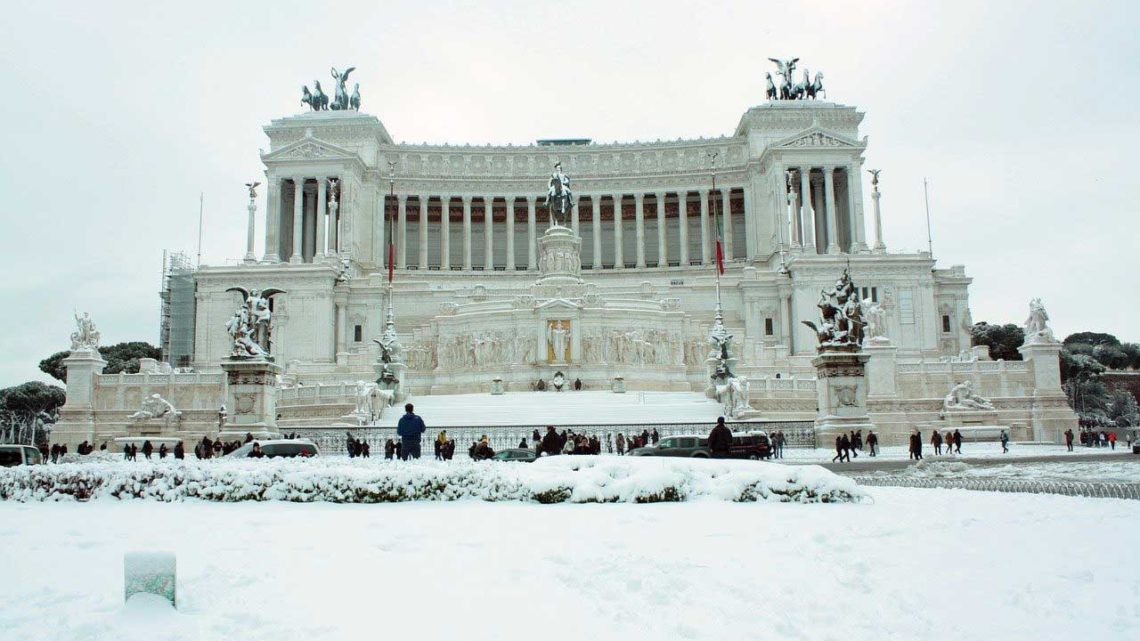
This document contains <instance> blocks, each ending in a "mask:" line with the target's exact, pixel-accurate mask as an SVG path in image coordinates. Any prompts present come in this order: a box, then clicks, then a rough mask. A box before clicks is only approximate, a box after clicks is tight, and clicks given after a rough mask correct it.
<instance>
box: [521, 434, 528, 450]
mask: <svg viewBox="0 0 1140 641" xmlns="http://www.w3.org/2000/svg"><path fill="white" fill-rule="evenodd" d="M519 449H520V450H529V449H530V446H529V445H527V444H526V437H525V436H524V437H523V439H522V440H521V441H519Z"/></svg>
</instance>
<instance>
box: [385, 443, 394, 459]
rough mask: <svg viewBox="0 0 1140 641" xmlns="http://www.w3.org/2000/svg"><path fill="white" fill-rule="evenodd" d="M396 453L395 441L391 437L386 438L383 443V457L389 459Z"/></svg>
mask: <svg viewBox="0 0 1140 641" xmlns="http://www.w3.org/2000/svg"><path fill="white" fill-rule="evenodd" d="M395 455H396V443H395V442H394V441H392V439H388V440H387V442H385V443H384V459H385V460H387V461H391V460H392V457H393V456H395Z"/></svg>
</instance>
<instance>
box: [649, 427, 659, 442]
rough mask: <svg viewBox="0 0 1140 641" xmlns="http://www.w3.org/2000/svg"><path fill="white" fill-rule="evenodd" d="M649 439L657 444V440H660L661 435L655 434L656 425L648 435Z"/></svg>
mask: <svg viewBox="0 0 1140 641" xmlns="http://www.w3.org/2000/svg"><path fill="white" fill-rule="evenodd" d="M649 440H650V442H651V443H653V444H654V445H657V441H660V440H661V436H660V435H658V434H657V428H656V427H655V428H653V433H652V434H650V435H649Z"/></svg>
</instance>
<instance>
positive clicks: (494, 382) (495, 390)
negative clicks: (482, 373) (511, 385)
mask: <svg viewBox="0 0 1140 641" xmlns="http://www.w3.org/2000/svg"><path fill="white" fill-rule="evenodd" d="M505 391H506V390H505V389H503V379H501V378H499V377H498V376H496V377H495V378H492V379H491V394H492V395H494V396H499V395H501V394H502V393H503V392H505Z"/></svg>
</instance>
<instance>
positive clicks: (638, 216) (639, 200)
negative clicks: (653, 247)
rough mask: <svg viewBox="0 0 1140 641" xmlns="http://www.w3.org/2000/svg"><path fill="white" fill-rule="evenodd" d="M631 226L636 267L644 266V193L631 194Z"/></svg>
mask: <svg viewBox="0 0 1140 641" xmlns="http://www.w3.org/2000/svg"><path fill="white" fill-rule="evenodd" d="M633 227H634V234H635V235H636V236H637V267H639V268H641V267H645V194H642V193H637V194H634V195H633Z"/></svg>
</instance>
